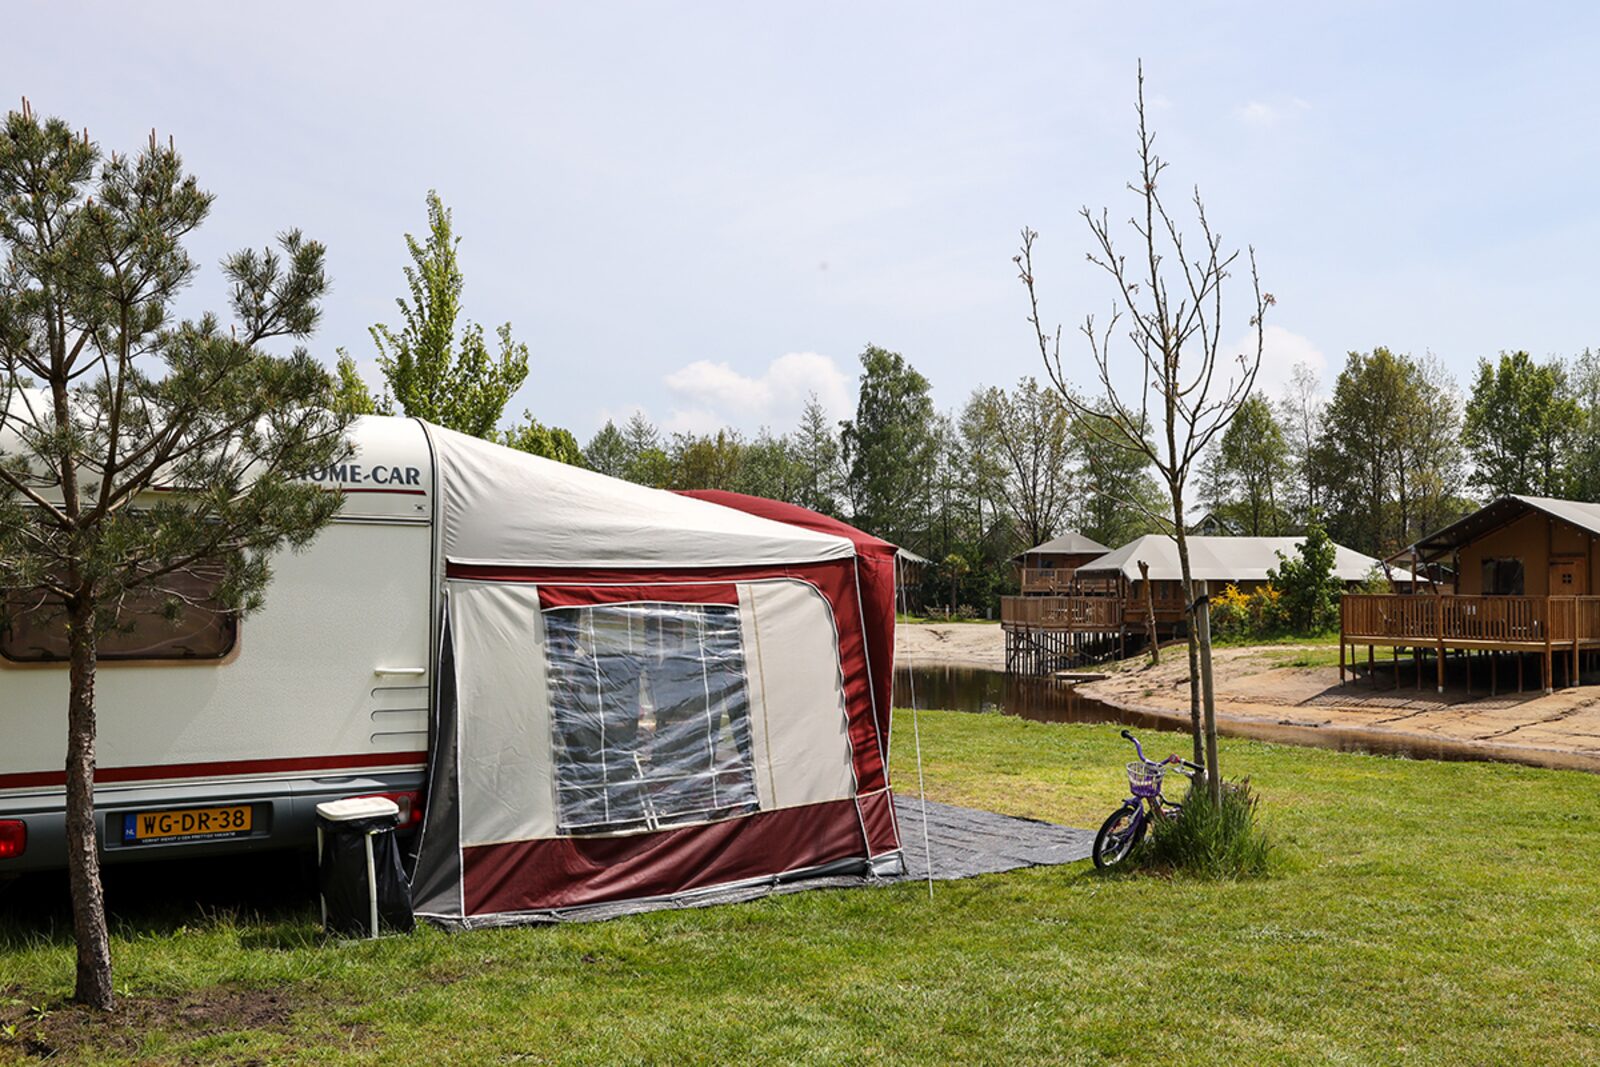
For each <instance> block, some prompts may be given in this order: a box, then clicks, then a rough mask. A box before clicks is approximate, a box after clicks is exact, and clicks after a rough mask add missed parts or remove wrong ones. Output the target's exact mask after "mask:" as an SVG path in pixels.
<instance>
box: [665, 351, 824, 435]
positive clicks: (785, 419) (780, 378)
mask: <svg viewBox="0 0 1600 1067" xmlns="http://www.w3.org/2000/svg"><path fill="white" fill-rule="evenodd" d="M663 381H664V382H665V384H666V387H667V389H668V390H669V391H670V392H671V394H672V408H671V413H670V414H669V415H668V417H667V419H666V420H665V421H664V423H663V424H662V425H663V428H664V429H666V430H668V431H671V432H684V433H705V432H707V431H710V430H715V429H717V428H719V427H723V426H734V427H737V428H739V429H741V430H744V431H746V432H754V431H756V430H758V429H760V428H761V427H762V426H767V427H770V428H771V429H772V430H773V432H774V433H787V432H788V431H790V430H792V429H793V428H794V427H795V425H796V424H797V423H798V422H799V421H800V413H801V411H802V410H803V409H804V408H805V405H806V400H807V399H808V398H809V397H810V395H811V394H812V393H816V394H817V399H818V400H819V401H820V402H821V403H822V406H823V407H824V408H825V409H826V410H827V412H828V415H829V417H830V418H833V419H839V418H843V417H844V416H845V415H847V414H848V413H849V405H850V378H849V376H848V375H847V374H846V373H845V372H844V371H843V370H842V369H841V368H840V367H839V365H838V364H837V363H835V362H834V360H833V357H831V356H824V355H821V354H819V353H816V352H790V353H787V354H786V355H782V356H779V357H778V358H777V359H775V360H773V361H772V362H771V363H770V364H768V365H767V368H766V370H765V371H764V372H762V373H761V374H760V375H756V376H751V375H747V374H743V373H741V372H739V371H737V370H735V369H734V368H733V367H731V366H729V365H728V364H727V363H713V362H711V361H710V360H705V359H700V360H695V361H694V362H693V363H690V364H688V365H687V366H684V367H681V368H679V369H678V370H675V371H673V372H672V373H671V374H669V375H667V376H666V378H665V379H663Z"/></svg>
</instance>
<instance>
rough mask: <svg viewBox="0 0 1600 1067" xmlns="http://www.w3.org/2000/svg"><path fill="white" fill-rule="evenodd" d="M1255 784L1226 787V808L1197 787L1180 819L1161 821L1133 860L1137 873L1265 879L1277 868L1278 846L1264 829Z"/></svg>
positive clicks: (1186, 800)
mask: <svg viewBox="0 0 1600 1067" xmlns="http://www.w3.org/2000/svg"><path fill="white" fill-rule="evenodd" d="M1259 802H1260V801H1259V798H1258V797H1257V796H1256V793H1255V791H1254V790H1252V789H1251V788H1250V780H1249V779H1244V780H1242V781H1238V782H1223V783H1222V802H1221V803H1220V804H1219V803H1217V802H1216V801H1215V800H1213V799H1212V797H1211V793H1210V791H1209V790H1206V789H1204V788H1199V787H1198V783H1196V787H1194V788H1191V789H1190V790H1189V795H1188V796H1186V797H1185V798H1184V801H1183V811H1182V812H1181V813H1179V815H1178V816H1177V817H1176V818H1172V819H1156V820H1155V821H1154V822H1152V823H1151V826H1150V833H1149V835H1148V836H1146V837H1145V839H1144V840H1143V841H1142V842H1140V844H1139V847H1138V848H1137V849H1135V850H1134V852H1133V854H1132V855H1131V856H1129V857H1128V860H1127V862H1128V863H1129V865H1130V866H1131V867H1133V868H1135V869H1140V870H1146V871H1160V872H1169V871H1176V872H1182V873H1184V874H1191V875H1197V876H1199V877H1202V878H1259V877H1262V876H1263V875H1266V874H1267V873H1268V872H1269V871H1270V869H1271V866H1272V859H1273V851H1274V849H1273V845H1272V842H1271V840H1270V839H1269V838H1268V837H1267V834H1266V831H1265V830H1263V829H1262V827H1261V825H1260V818H1259V814H1258V812H1257V807H1258V805H1259Z"/></svg>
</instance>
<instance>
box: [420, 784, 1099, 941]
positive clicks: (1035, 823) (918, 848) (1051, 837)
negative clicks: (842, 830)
mask: <svg viewBox="0 0 1600 1067" xmlns="http://www.w3.org/2000/svg"><path fill="white" fill-rule="evenodd" d="M895 814H896V815H898V816H899V819H900V847H901V848H902V849H903V850H904V854H905V860H906V870H905V872H904V873H902V874H896V875H888V876H883V875H860V874H835V875H818V876H816V877H811V878H805V879H800V880H796V881H781V880H778V879H774V880H772V881H762V882H760V883H759V884H744V885H737V886H728V887H725V888H721V889H715V890H702V891H699V892H696V893H687V894H683V895H681V896H673V897H658V898H655V899H652V900H630V901H622V902H619V903H615V904H591V905H586V906H583V907H577V908H567V909H563V910H561V911H542V912H531V913H523V914H518V915H500V916H494V917H491V918H481V919H469V920H467V921H466V922H464V923H463V922H460V921H454V922H442V923H440V925H444V926H449V927H454V928H457V929H459V928H462V927H470V928H477V927H485V926H517V925H525V924H529V923H549V922H595V921H597V920H600V919H613V918H616V917H618V916H622V915H637V914H639V913H641V912H647V911H660V910H662V909H668V908H703V907H708V906H710V905H712V904H733V903H736V902H738V901H743V900H755V899H757V898H759V897H764V896H770V895H772V894H775V893H798V892H801V891H803V890H807V889H842V888H848V887H861V886H873V885H889V884H893V883H896V882H907V881H918V882H920V881H922V880H924V879H926V878H927V877H928V863H927V858H928V856H930V855H931V857H932V859H933V877H934V880H935V881H946V880H950V879H955V878H973V877H976V876H977V875H980V874H999V873H1001V872H1003V871H1014V870H1017V869H1018V868H1020V867H1044V866H1054V865H1057V864H1063V863H1072V862H1074V861H1076V860H1082V859H1088V858H1089V854H1090V852H1091V851H1092V850H1093V848H1094V831H1093V830H1080V829H1077V828H1075V827H1071V826H1058V825H1056V824H1055V823H1048V822H1040V821H1039V820H1037V819H1018V818H1014V817H1012V816H1010V815H999V814H996V813H995V812H992V811H980V810H978V809H976V808H962V807H957V806H956V805H954V804H940V803H937V802H936V801H932V800H930V801H928V843H927V848H926V849H924V847H923V839H922V802H921V801H919V800H918V799H917V798H916V797H903V796H898V795H897V796H896V797H895ZM435 921H437V920H435Z"/></svg>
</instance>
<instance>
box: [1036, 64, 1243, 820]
mask: <svg viewBox="0 0 1600 1067" xmlns="http://www.w3.org/2000/svg"><path fill="white" fill-rule="evenodd" d="M1136 111H1137V115H1138V120H1139V175H1138V178H1137V180H1136V181H1134V182H1132V183H1130V184H1129V186H1128V189H1129V191H1130V192H1132V193H1133V194H1134V196H1135V197H1137V198H1138V203H1139V210H1138V213H1137V214H1136V215H1135V216H1134V217H1132V218H1130V219H1129V221H1128V225H1129V227H1130V228H1131V229H1132V231H1133V233H1134V235H1135V237H1136V239H1137V240H1136V242H1135V244H1136V246H1137V253H1136V256H1135V258H1134V259H1133V260H1132V261H1131V262H1130V261H1129V259H1128V258H1127V257H1126V256H1124V255H1123V254H1122V253H1121V252H1120V251H1119V250H1118V244H1117V241H1116V239H1115V238H1114V237H1113V235H1112V226H1111V221H1110V215H1109V212H1108V211H1106V210H1104V209H1102V210H1101V212H1100V213H1099V214H1098V215H1097V214H1095V213H1094V212H1092V211H1090V210H1089V209H1088V208H1087V207H1086V208H1084V209H1083V210H1082V212H1081V214H1082V216H1083V218H1084V221H1085V222H1086V223H1087V224H1088V226H1089V232H1090V234H1091V235H1092V236H1093V238H1094V243H1093V249H1092V250H1091V251H1090V252H1089V253H1088V259H1089V262H1090V263H1092V264H1094V265H1095V266H1096V267H1099V268H1100V269H1101V270H1103V271H1105V273H1106V275H1107V276H1108V277H1110V278H1111V280H1112V283H1113V288H1114V296H1113V300H1112V309H1111V315H1110V320H1109V321H1108V322H1107V323H1106V325H1105V327H1104V328H1103V329H1101V328H1099V327H1098V326H1097V325H1096V323H1095V319H1094V316H1093V315H1090V316H1088V317H1087V318H1086V319H1085V320H1084V324H1083V327H1082V333H1083V335H1084V337H1085V338H1086V339H1087V340H1088V342H1089V351H1090V355H1091V357H1092V360H1093V365H1094V371H1095V374H1096V375H1097V376H1098V378H1099V385H1100V391H1101V393H1102V396H1103V397H1104V404H1103V406H1102V407H1099V408H1090V407H1085V406H1084V405H1083V404H1082V403H1081V402H1080V401H1078V400H1077V399H1076V397H1077V395H1078V394H1077V393H1076V392H1075V391H1074V390H1073V389H1072V388H1071V385H1070V375H1069V374H1068V372H1067V370H1066V368H1065V367H1064V366H1063V364H1062V359H1061V328H1060V327H1059V326H1057V327H1056V328H1055V329H1054V331H1053V332H1052V331H1047V330H1046V329H1045V326H1044V324H1043V320H1042V318H1041V317H1040V313H1039V297H1038V291H1037V288H1036V286H1035V282H1034V269H1033V246H1034V242H1035V241H1036V240H1037V239H1038V236H1039V235H1038V234H1037V233H1035V232H1034V231H1033V230H1031V229H1024V230H1023V231H1022V248H1021V251H1020V252H1019V254H1018V255H1017V256H1016V257H1014V261H1015V262H1016V264H1017V265H1018V267H1019V269H1020V277H1021V280H1022V283H1023V284H1024V285H1025V286H1026V287H1027V290H1028V301H1029V308H1030V311H1031V315H1030V317H1029V319H1028V321H1029V322H1030V323H1031V324H1032V326H1033V331H1034V336H1035V338H1036V339H1037V341H1038V344H1039V354H1040V356H1041V358H1042V359H1043V361H1044V365H1045V370H1046V371H1047V373H1048V374H1049V376H1050V380H1051V382H1052V383H1053V384H1054V385H1055V387H1056V389H1057V391H1059V392H1060V393H1061V395H1062V397H1063V398H1064V399H1065V400H1066V402H1067V403H1068V404H1069V405H1071V406H1072V407H1073V409H1074V410H1075V411H1076V412H1077V413H1078V414H1079V415H1080V416H1081V417H1083V418H1084V419H1086V420H1089V421H1090V422H1091V423H1092V424H1093V425H1094V426H1095V427H1096V428H1097V430H1099V431H1101V432H1104V433H1106V434H1107V435H1111V436H1115V435H1120V436H1121V437H1122V438H1124V439H1125V443H1126V444H1127V445H1128V446H1129V447H1131V448H1136V449H1139V450H1142V451H1143V452H1144V453H1145V454H1146V455H1147V456H1148V457H1149V459H1150V462H1151V464H1152V465H1153V466H1154V467H1155V468H1156V470H1157V472H1158V473H1159V474H1160V476H1161V480H1162V481H1163V482H1164V483H1165V486H1166V489H1167V495H1168V497H1169V500H1170V503H1171V507H1172V512H1171V521H1172V526H1173V537H1174V538H1175V540H1176V541H1177V546H1178V561H1179V566H1180V568H1181V571H1182V576H1183V587H1184V590H1185V596H1186V600H1187V601H1188V603H1189V604H1190V609H1189V610H1190V612H1191V614H1192V616H1193V622H1192V624H1191V625H1190V626H1189V667H1190V670H1189V700H1190V718H1191V724H1192V727H1193V733H1194V747H1195V759H1196V762H1203V763H1204V764H1205V766H1206V769H1207V770H1206V778H1207V781H1208V783H1209V787H1210V790H1211V793H1212V796H1213V797H1214V798H1216V799H1218V800H1220V798H1221V794H1222V776H1221V774H1220V773H1219V772H1218V768H1217V723H1216V702H1215V695H1214V692H1213V687H1212V676H1211V648H1210V634H1209V627H1208V626H1207V622H1208V621H1209V616H1208V613H1207V609H1206V608H1205V604H1204V602H1203V600H1198V599H1197V598H1196V597H1195V595H1194V594H1195V586H1194V577H1193V570H1192V568H1191V566H1190V561H1189V544H1188V537H1187V534H1186V532H1185V509H1186V498H1185V492H1186V489H1187V487H1188V483H1189V478H1190V474H1191V472H1193V471H1194V470H1195V465H1196V463H1197V461H1198V460H1199V459H1200V457H1201V456H1202V454H1203V453H1204V452H1205V451H1206V449H1207V448H1208V447H1209V446H1210V445H1211V443H1212V441H1213V440H1214V439H1215V438H1216V437H1217V436H1218V435H1219V434H1221V433H1222V431H1223V430H1224V429H1226V428H1227V426H1228V423H1229V422H1230V421H1231V420H1232V419H1233V416H1234V414H1235V412H1237V411H1238V410H1239V405H1240V404H1242V403H1243V402H1244V400H1245V398H1246V397H1248V396H1249V395H1250V390H1251V389H1252V388H1253V387H1254V385H1255V380H1256V372H1257V371H1258V370H1259V369H1260V367H1261V350H1262V347H1263V344H1264V340H1265V337H1264V332H1263V324H1264V321H1265V318H1266V311H1267V308H1268V307H1270V306H1271V305H1272V304H1273V303H1274V301H1273V297H1272V294H1270V293H1264V292H1262V290H1261V280H1260V277H1259V275H1258V274H1257V272H1256V261H1255V249H1254V248H1249V249H1248V263H1249V267H1250V283H1251V291H1252V296H1253V300H1254V304H1253V307H1252V311H1251V314H1250V317H1249V325H1250V330H1251V331H1252V336H1251V337H1250V339H1249V343H1248V344H1247V346H1246V350H1245V351H1244V352H1240V353H1237V354H1232V353H1229V352H1226V351H1225V350H1224V345H1225V343H1224V340H1223V331H1224V330H1225V329H1226V328H1227V327H1226V326H1225V320H1224V317H1223V303H1222V294H1223V283H1224V282H1226V281H1227V280H1228V279H1229V278H1230V277H1232V276H1233V268H1234V265H1235V263H1236V262H1238V260H1239V251H1238V250H1237V249H1235V250H1233V251H1231V252H1229V251H1224V249H1223V244H1222V237H1221V235H1220V234H1218V233H1217V232H1215V231H1214V230H1213V229H1212V228H1211V223H1210V221H1209V220H1208V219H1207V217H1206V210H1205V204H1204V202H1203V201H1202V200H1201V198H1200V192H1199V190H1198V189H1196V190H1195V191H1194V193H1193V196H1192V203H1193V205H1194V210H1195V222H1194V225H1195V226H1197V227H1198V237H1199V240H1198V242H1189V241H1187V240H1186V238H1185V234H1184V232H1183V230H1182V229H1181V228H1180V227H1179V224H1178V222H1177V220H1176V219H1175V218H1174V217H1173V216H1172V214H1171V213H1170V212H1169V211H1168V209H1167V206H1166V203H1165V202H1164V201H1163V199H1162V196H1161V190H1160V181H1161V176H1162V173H1163V172H1164V171H1165V170H1166V167H1167V164H1166V162H1165V161H1164V160H1163V159H1161V157H1160V156H1158V155H1157V154H1156V151H1155V135H1154V134H1153V133H1151V132H1150V128H1149V126H1148V124H1147V122H1146V114H1145V105H1144V65H1143V64H1142V63H1141V64H1140V66H1139V76H1138V99H1137V103H1136ZM1123 330H1125V332H1126V333H1125V335H1126V339H1127V341H1128V342H1129V343H1130V344H1131V345H1132V350H1133V352H1134V353H1135V354H1136V355H1137V357H1138V360H1137V366H1136V368H1126V369H1125V367H1124V362H1125V361H1124V360H1122V359H1121V357H1120V353H1121V352H1122V351H1123V349H1122V348H1121V347H1120V346H1115V347H1114V342H1115V341H1117V339H1118V338H1120V337H1122V336H1124V334H1123V332H1122V331H1123ZM1129 370H1133V373H1129V372H1128V371H1129ZM1135 376H1137V380H1138V381H1139V383H1140V387H1139V388H1138V390H1137V392H1134V391H1132V390H1130V389H1129V387H1128V385H1127V384H1126V383H1128V382H1129V381H1131V380H1134V379H1135ZM1146 426H1148V427H1150V428H1151V430H1152V431H1153V433H1154V436H1155V439H1154V440H1151V439H1150V438H1147V437H1145V436H1143V435H1141V434H1136V433H1129V432H1128V431H1127V429H1126V428H1128V427H1146Z"/></svg>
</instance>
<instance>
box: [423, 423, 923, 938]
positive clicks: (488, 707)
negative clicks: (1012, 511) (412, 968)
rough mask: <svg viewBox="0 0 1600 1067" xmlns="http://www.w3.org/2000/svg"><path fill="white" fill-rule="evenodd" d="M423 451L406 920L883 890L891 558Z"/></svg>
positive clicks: (835, 538)
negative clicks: (418, 823) (420, 639)
mask: <svg viewBox="0 0 1600 1067" xmlns="http://www.w3.org/2000/svg"><path fill="white" fill-rule="evenodd" d="M429 436H430V440H431V441H432V442H433V446H434V448H435V452H436V455H437V464H438V478H439V484H440V487H441V493H440V508H441V512H442V514H441V515H440V520H439V528H440V531H441V536H440V555H441V566H442V574H443V593H444V595H443V601H444V609H443V613H442V614H443V620H442V626H443V634H442V637H441V642H440V647H441V657H440V663H439V665H438V671H437V679H436V685H437V689H438V692H437V700H436V701H435V704H436V709H437V710H436V715H435V719H436V721H435V726H434V737H435V743H434V745H433V748H432V757H431V759H432V763H431V767H430V784H429V790H428V797H427V801H426V808H425V816H424V824H423V831H422V836H421V840H420V842H419V846H418V857H417V866H416V875H415V896H416V900H417V912H418V914H419V915H422V916H424V917H426V918H429V919H431V920H434V921H436V922H439V923H443V924H447V925H466V926H470V925H479V924H496V923H505V922H518V921H541V920H553V919H560V918H562V917H565V916H569V915H574V914H581V913H582V912H583V911H584V910H585V909H593V908H609V909H613V910H614V909H615V907H616V906H617V905H618V904H619V903H626V902H634V903H637V904H638V905H639V906H641V907H644V906H650V905H651V904H653V903H657V902H661V901H682V900H684V899H687V898H692V897H693V896H694V895H695V894H716V893H723V894H725V893H726V892H727V891H728V890H729V889H730V888H740V887H742V888H746V889H749V888H752V887H754V888H759V887H760V886H763V885H775V884H778V883H780V882H782V881H785V880H792V879H797V878H804V877H808V876H822V875H829V874H837V873H842V872H846V871H860V872H865V871H867V870H871V869H879V870H889V869H897V868H898V867H899V865H900V845H899V836H898V831H897V828H896V825H895V821H894V809H893V803H892V798H891V796H890V792H889V782H888V775H887V766H886V764H887V750H888V729H889V695H890V691H889V686H890V683H891V678H892V673H891V672H892V656H893V626H894V613H893V604H894V549H893V547H892V546H890V545H887V544H885V543H884V542H881V541H877V540H876V539H875V538H870V537H867V536H866V535H864V534H861V533H859V531H855V530H853V529H851V528H850V527H848V526H845V525H844V524H842V523H837V522H835V521H834V520H831V519H827V518H825V517H823V516H820V515H815V514H813V513H811V512H808V511H805V510H804V509H801V508H794V507H791V506H789V505H783V504H775V503H773V502H771V501H763V500H756V499H755V498H750V497H738V496H736V495H735V494H696V496H698V497H700V499H696V498H695V497H692V496H687V495H679V494H673V493H668V492H662V491H659V490H653V489H648V488H644V487H640V486H636V485H631V484H629V483H626V482H620V481H617V480H615V479H612V478H607V477H605V476H603V475H599V474H595V473H592V472H589V471H583V470H578V469H576V468H572V467H568V466H564V465H562V464H558V463H553V462H550V461H547V460H543V459H539V458H537V457H533V456H528V455H524V454H521V453H517V452H513V451H510V450H508V449H504V448H501V447H499V446H497V445H493V444H489V443H486V442H483V441H479V440H477V439H475V438H470V437H466V436H463V435H460V434H456V433H452V432H450V431H448V430H441V429H438V428H435V427H429Z"/></svg>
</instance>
